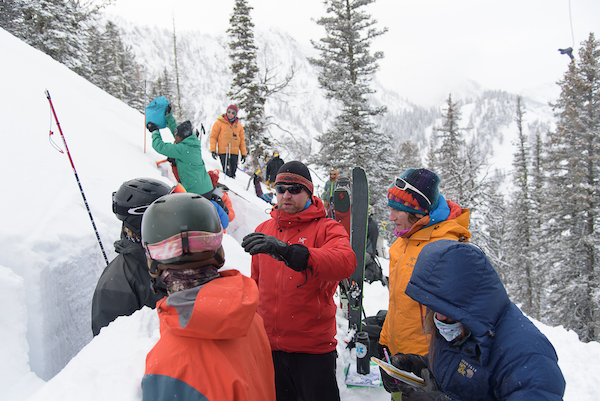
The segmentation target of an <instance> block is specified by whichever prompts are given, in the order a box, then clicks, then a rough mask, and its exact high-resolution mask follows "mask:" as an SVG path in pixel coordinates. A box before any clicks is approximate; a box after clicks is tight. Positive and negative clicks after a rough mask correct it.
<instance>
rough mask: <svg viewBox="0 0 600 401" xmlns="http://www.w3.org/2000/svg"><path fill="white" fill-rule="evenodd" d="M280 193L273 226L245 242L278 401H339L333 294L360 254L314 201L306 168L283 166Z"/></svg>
mask: <svg viewBox="0 0 600 401" xmlns="http://www.w3.org/2000/svg"><path fill="white" fill-rule="evenodd" d="M275 190H276V192H277V206H276V207H274V208H273V210H272V211H271V219H270V220H267V221H265V222H264V223H261V224H260V225H259V226H258V227H257V228H256V231H255V232H254V233H252V234H248V235H247V236H246V237H244V239H243V241H242V247H244V249H245V251H246V252H248V253H250V254H251V255H252V278H253V279H254V280H255V281H256V283H257V284H258V290H259V294H260V298H259V304H258V313H259V314H260V315H261V316H262V318H263V319H264V322H265V328H266V330H267V335H268V337H269V342H270V344H271V350H272V354H273V363H274V365H275V388H276V392H277V400H278V401H283V400H298V399H302V400H304V401H315V400H322V401H329V400H339V399H340V396H339V389H338V386H337V381H336V374H335V371H336V344H337V341H336V339H335V335H336V333H337V327H336V321H335V314H336V305H335V302H334V300H333V295H334V293H335V291H336V288H337V286H338V284H339V281H340V280H343V279H345V278H347V277H349V276H350V275H351V274H352V272H353V271H354V270H355V268H356V255H355V253H354V252H353V251H352V247H351V245H350V239H349V236H348V233H347V232H346V230H345V229H344V227H343V226H342V225H341V224H340V223H338V222H337V221H335V220H333V219H328V218H327V217H326V216H325V208H324V207H323V202H322V201H321V199H319V198H318V197H316V196H313V190H314V187H313V183H312V180H311V177H310V172H309V170H308V168H307V167H306V166H305V165H304V164H303V163H301V162H299V161H292V162H288V163H286V164H284V165H283V166H281V168H280V169H279V172H278V174H277V177H276V180H275Z"/></svg>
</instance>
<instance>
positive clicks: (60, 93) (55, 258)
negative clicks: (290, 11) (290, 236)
mask: <svg viewBox="0 0 600 401" xmlns="http://www.w3.org/2000/svg"><path fill="white" fill-rule="evenodd" d="M0 58H1V59H2V60H3V63H1V64H0V93H1V94H2V96H0V113H1V115H2V117H3V124H2V144H3V146H2V149H3V151H2V156H3V160H4V174H2V177H1V178H0V180H1V181H0V182H1V183H2V187H3V188H4V192H3V196H2V197H0V213H1V219H0V221H1V222H2V228H1V229H0V302H1V304H2V305H3V311H2V313H1V314H0V340H1V341H0V343H1V346H0V388H2V391H1V392H0V400H10V401H21V400H45V401H53V400H56V401H58V400H60V401H64V400H82V399H84V400H103V401H104V400H106V399H115V400H140V399H141V388H140V381H141V378H142V375H143V371H144V361H145V356H146V353H147V352H148V351H149V350H150V349H151V348H152V346H153V344H154V343H155V342H156V341H157V340H158V319H157V316H156V314H155V311H153V310H150V309H148V308H146V309H143V310H141V311H139V312H137V313H135V314H134V315H132V316H129V317H122V318H119V319H117V320H116V321H115V322H114V323H112V324H111V325H110V326H108V327H107V328H105V329H103V330H102V332H101V334H100V335H99V336H97V337H96V338H94V339H92V334H91V329H90V304H91V298H92V292H93V289H94V287H95V284H96V281H97V279H98V277H99V275H100V273H101V272H102V269H103V268H104V266H105V263H104V259H103V257H102V255H101V253H100V248H99V246H98V242H97V240H96V236H95V234H94V231H93V228H92V225H91V222H90V218H89V216H88V213H87V210H86V208H85V205H84V203H83V200H82V196H81V193H80V191H79V187H78V185H77V183H76V180H75V176H74V172H73V169H72V168H71V165H70V163H69V160H68V157H67V156H66V155H65V154H61V153H59V152H58V151H57V150H55V149H54V148H53V147H52V146H51V144H50V143H49V140H48V131H49V129H52V131H54V134H55V135H53V137H54V142H56V143H57V144H59V145H61V147H62V148H63V149H64V146H63V145H62V142H61V139H60V136H59V131H58V128H57V127H56V125H55V124H52V125H51V122H52V119H51V115H50V109H49V104H48V100H47V99H46V97H45V95H44V90H45V89H48V90H49V91H50V94H51V95H52V100H53V102H54V106H55V109H56V113H57V115H58V118H59V121H60V123H61V127H62V130H63V133H64V135H65V138H66V141H67V144H68V145H69V150H70V153H71V156H72V159H73V162H74V165H75V168H76V169H77V174H78V176H79V179H80V182H81V185H82V188H83V190H84V193H85V196H86V198H87V202H88V204H89V207H90V210H91V212H92V215H93V217H94V221H95V224H96V226H97V228H98V232H99V236H100V238H101V240H102V243H103V245H104V249H105V250H106V253H107V257H108V259H109V260H111V259H112V258H114V256H115V253H114V251H113V247H112V242H113V241H114V240H116V239H117V238H118V236H119V230H120V222H119V221H118V220H117V219H116V218H115V217H114V215H113V213H112V211H111V194H112V192H113V191H115V190H117V189H118V188H119V186H120V185H121V183H122V182H124V181H126V180H129V179H131V178H136V177H155V178H161V179H163V180H164V181H165V182H167V183H169V182H170V181H169V176H168V174H167V173H166V171H164V170H159V169H158V168H157V167H156V163H155V162H156V161H157V160H162V157H161V156H160V155H158V154H156V153H155V152H154V151H153V150H152V149H151V147H150V142H149V139H150V138H149V136H145V133H144V132H145V130H144V121H143V116H142V115H141V114H140V113H138V112H137V111H135V110H133V109H131V108H129V107H127V106H126V105H125V104H123V103H122V102H120V101H118V100H115V99H114V98H112V97H110V96H108V95H106V94H105V93H104V92H102V91H101V90H99V89H98V88H96V87H94V86H93V85H91V84H89V83H88V82H87V81H85V80H83V79H82V78H80V77H79V76H77V75H76V74H74V73H73V72H71V71H69V70H68V69H67V68H65V67H63V66H62V65H60V64H58V63H56V62H54V61H53V60H52V59H51V58H50V57H48V56H46V55H44V54H42V53H40V52H38V51H37V50H34V49H32V48H30V47H29V46H27V45H25V44H24V43H22V42H20V41H19V40H17V39H15V38H14V37H12V36H11V35H9V34H8V33H6V32H5V31H3V30H1V29H0ZM224 102H226V101H224ZM225 106H226V104H225V103H224V107H225ZM215 117H216V116H215ZM211 124H212V121H206V122H205V125H207V126H210V125H211ZM169 136H170V134H167V133H165V140H168V141H170V140H171V138H169ZM207 141H208V138H207V137H205V138H203V143H204V145H205V154H204V158H205V161H206V163H207V165H208V168H209V169H214V168H218V167H219V166H218V164H217V162H215V161H213V160H212V158H211V157H210V155H209V153H208V151H207ZM221 180H222V182H224V183H225V184H226V185H228V186H229V187H230V188H231V189H232V191H235V193H230V196H231V198H232V202H233V206H234V209H235V211H236V216H237V217H236V219H235V220H234V221H233V222H232V224H231V225H230V227H229V229H228V230H227V231H228V234H227V235H225V239H224V248H225V254H226V259H227V260H226V264H225V267H224V268H235V269H238V270H240V271H241V272H242V273H244V274H249V269H250V267H249V266H250V257H249V255H247V254H246V253H245V252H243V250H242V248H241V247H240V246H239V241H240V240H241V238H242V237H243V236H244V235H245V234H246V233H248V232H251V231H253V230H254V228H255V227H256V225H257V224H258V223H260V222H261V221H263V220H265V219H267V218H268V214H267V212H268V205H267V204H266V203H264V202H263V201H262V200H260V199H258V198H256V196H254V194H253V192H252V190H250V191H249V192H247V191H246V185H247V183H248V176H247V175H245V174H243V173H239V174H238V177H237V179H236V180H233V179H230V178H223V177H221ZM372 196H376V194H372ZM382 265H383V266H384V269H386V270H387V264H386V261H385V260H382ZM387 296H388V295H387V290H386V289H385V288H384V287H382V286H381V284H379V283H374V284H372V285H368V284H367V285H366V288H365V309H366V313H367V315H374V314H376V313H377V311H378V310H380V309H387ZM536 324H537V326H538V327H539V328H540V330H541V331H542V332H543V333H544V334H546V336H548V338H549V339H550V341H551V342H552V343H553V344H554V346H555V348H556V350H557V352H558V356H559V364H560V367H561V369H562V371H563V374H564V375H565V378H566V380H567V390H566V396H565V399H566V400H570V401H575V400H577V401H581V400H595V399H597V398H598V394H600V344H598V343H596V342H593V343H589V344H584V343H581V342H580V341H579V340H578V338H577V335H576V334H575V333H573V332H571V331H566V330H564V329H563V328H561V327H548V326H544V325H542V324H539V323H536ZM346 326H347V321H346V320H345V319H343V318H342V317H341V316H339V315H338V327H339V335H338V340H342V339H343V337H344V335H345V330H346ZM339 352H340V354H341V355H342V356H343V355H345V352H344V350H343V344H342V341H340V346H339ZM343 362H344V358H343V357H342V358H340V359H339V365H338V377H339V381H340V388H341V393H342V400H344V401H354V400H363V399H365V398H369V399H370V400H371V401H379V400H381V401H383V400H386V401H387V400H389V395H388V394H387V393H386V392H385V391H384V390H383V389H382V388H347V387H345V386H344V385H343Z"/></svg>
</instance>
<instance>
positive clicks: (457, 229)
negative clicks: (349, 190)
mask: <svg viewBox="0 0 600 401" xmlns="http://www.w3.org/2000/svg"><path fill="white" fill-rule="evenodd" d="M439 183H440V178H439V177H438V175H437V174H436V173H434V172H433V171H430V170H427V169H424V168H418V169H415V168H409V169H408V170H406V171H405V172H404V173H402V175H401V176H400V177H397V178H396V179H395V180H394V182H392V184H391V185H390V187H389V189H388V194H387V197H388V206H389V208H390V221H391V222H392V223H394V224H395V226H396V227H395V230H394V233H395V234H396V236H397V237H398V238H397V239H396V241H395V242H394V243H393V244H392V246H391V247H390V251H389V252H390V275H389V279H388V287H389V292H390V302H389V308H388V313H387V316H386V318H385V322H384V324H383V329H382V331H381V336H380V338H379V342H380V344H381V345H383V346H385V347H387V348H389V350H390V351H391V355H393V354H397V353H399V352H401V353H411V354H419V355H425V354H427V353H428V350H429V335H427V334H425V333H424V332H423V327H422V320H423V319H424V318H425V308H424V307H423V305H421V304H419V303H418V302H415V301H414V300H412V299H411V298H410V297H409V296H408V295H406V294H405V293H404V290H405V289H406V284H408V281H409V280H410V276H411V274H412V272H413V266H414V264H415V261H416V260H417V258H418V256H419V252H420V251H421V249H423V247H424V246H425V245H426V244H428V243H430V242H433V241H437V240H441V239H451V240H455V241H467V240H468V239H469V238H470V237H471V233H470V232H469V229H468V226H469V210H467V209H461V208H460V206H459V205H457V204H456V203H454V202H451V201H447V200H446V199H444V197H443V196H442V195H441V194H440V193H439V190H438V185H439Z"/></svg>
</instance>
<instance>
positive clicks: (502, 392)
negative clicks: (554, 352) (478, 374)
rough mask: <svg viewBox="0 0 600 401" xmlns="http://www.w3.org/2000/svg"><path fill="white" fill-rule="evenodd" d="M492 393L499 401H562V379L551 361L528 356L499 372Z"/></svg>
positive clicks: (563, 381)
mask: <svg viewBox="0 0 600 401" xmlns="http://www.w3.org/2000/svg"><path fill="white" fill-rule="evenodd" d="M499 376H500V377H501V378H498V379H496V380H494V381H497V384H496V385H495V390H494V393H495V395H496V397H497V399H499V400H506V401H517V400H556V401H558V400H562V399H563V394H564V391H565V379H564V377H563V375H562V373H561V371H560V368H559V367H558V364H557V363H556V361H555V360H553V359H552V358H550V357H548V356H546V355H540V354H532V355H528V356H526V357H523V358H520V359H517V360H514V361H511V362H510V364H508V365H507V366H505V367H504V369H503V372H500V374H499Z"/></svg>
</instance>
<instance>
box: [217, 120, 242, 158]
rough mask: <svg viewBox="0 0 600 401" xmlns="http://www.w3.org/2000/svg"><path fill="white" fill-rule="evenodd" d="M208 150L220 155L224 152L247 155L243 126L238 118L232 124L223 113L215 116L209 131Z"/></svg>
mask: <svg viewBox="0 0 600 401" xmlns="http://www.w3.org/2000/svg"><path fill="white" fill-rule="evenodd" d="M228 148H229V149H228ZM210 151H211V152H217V153H218V154H220V155H223V154H226V153H229V154H232V155H237V154H238V153H239V152H241V153H242V156H246V155H247V153H246V138H245V136H244V127H242V124H241V123H240V120H239V119H238V118H236V119H235V121H234V123H233V124H232V123H230V122H229V121H228V120H227V118H226V117H223V115H220V116H219V118H217V121H216V122H215V123H214V124H213V127H212V130H211V131H210Z"/></svg>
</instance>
